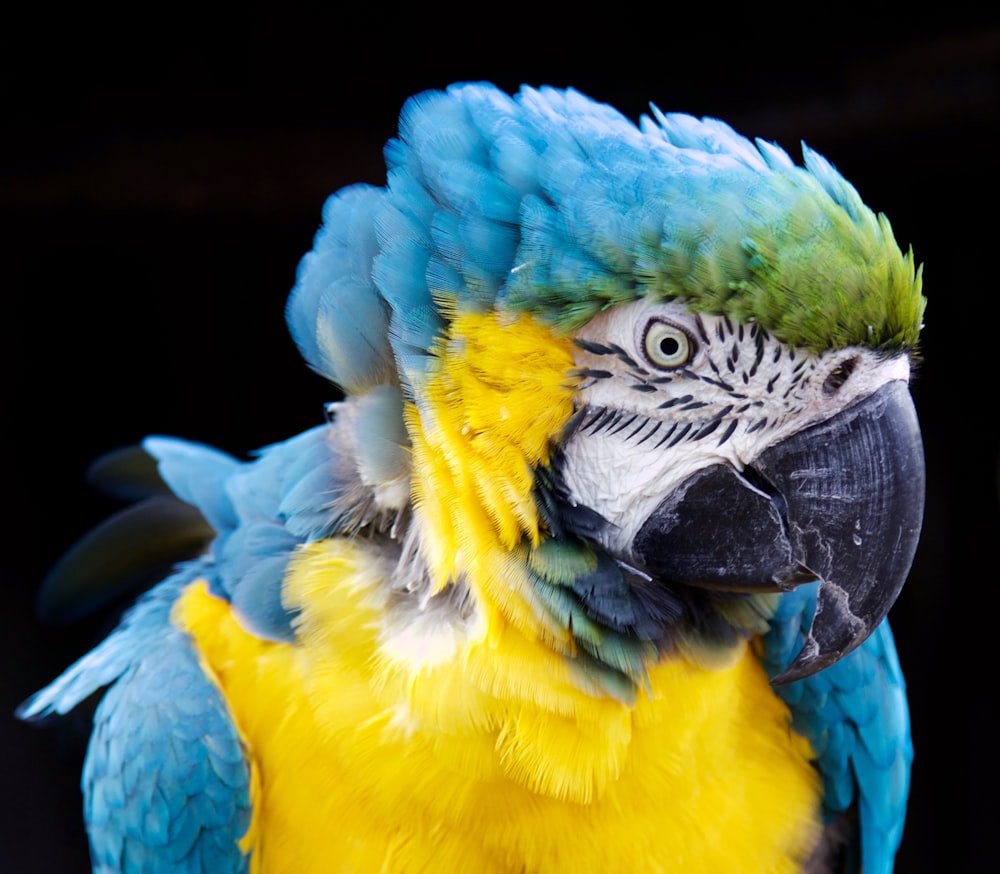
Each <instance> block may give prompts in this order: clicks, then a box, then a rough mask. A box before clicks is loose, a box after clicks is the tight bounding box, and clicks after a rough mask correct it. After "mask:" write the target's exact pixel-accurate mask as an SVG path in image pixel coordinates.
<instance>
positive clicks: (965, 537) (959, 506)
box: [0, 0, 1000, 872]
mask: <svg viewBox="0 0 1000 874" xmlns="http://www.w3.org/2000/svg"><path fill="white" fill-rule="evenodd" d="M703 5H704V6H705V11H704V13H703V14H699V12H698V11H697V10H690V9H689V10H688V11H687V12H685V13H684V15H683V16H680V15H678V14H677V12H676V11H674V10H671V9H670V8H668V7H661V6H656V7H642V8H631V7H630V6H629V5H628V4H624V5H623V4H613V6H612V8H609V9H606V10H603V11H602V12H601V14H600V16H598V15H597V14H596V13H595V12H590V13H586V12H584V11H583V9H582V7H580V8H579V9H576V10H575V11H574V10H573V9H572V8H567V10H566V11H565V12H562V13H559V14H555V13H553V14H551V15H546V14H543V11H542V10H541V8H536V7H532V8H526V9H515V8H512V7H504V8H502V9H501V8H493V7H488V6H483V7H481V8H480V7H467V8H464V9H462V10H459V11H453V12H447V11H445V10H443V9H442V10H431V9H426V8H420V9H417V8H409V9H406V10H403V11H391V10H390V9H389V8H381V7H379V8H377V9H376V8H372V7H370V6H359V7H356V8H352V9H346V10H345V9H343V8H338V7H336V6H333V5H329V4H322V3H318V2H316V3H312V2H303V0H294V2H289V3H282V4H280V5H279V4H276V3H266V2H257V3H244V4H239V5H237V4H213V5H211V6H208V7H201V8H195V7H185V6H184V5H183V4H182V5H172V6H169V7H167V6H163V7H148V6H147V7H143V8H142V9H141V10H139V9H137V8H130V9H127V10H126V9H121V8H111V7H103V8H101V9H95V8H91V7H89V6H81V7H78V8H74V9H73V10H72V11H70V10H65V9H61V8H58V7H45V8H42V9H40V10H39V11H37V12H35V13H31V14H30V15H29V14H27V13H24V14H21V15H19V16H14V17H12V16H11V14H10V13H4V15H5V16H6V19H5V21H4V22H3V23H2V24H0V65H2V66H0V73H2V74H3V81H2V84H0V96H2V98H3V106H2V125H3V129H2V141H0V254H2V261H0V269H2V292H3V304H2V309H0V313H2V314H0V337H2V341H0V366H2V368H3V369H2V383H0V384H2V392H3V394H2V398H3V405H2V408H0V434H2V447H0V449H2V455H0V458H2V463H3V470H2V480H0V482H2V486H3V489H4V491H5V492H6V494H5V505H6V507H7V512H6V514H5V519H4V522H3V532H4V537H3V562H2V572H3V580H2V585H3V591H4V593H5V597H6V600H7V605H8V606H7V608H6V609H5V610H4V612H3V636H2V640H3V642H4V644H5V646H6V651H5V653H4V658H3V661H2V664H3V671H4V673H3V676H2V679H0V694H2V698H0V744H2V746H0V749H2V755H3V762H2V772H0V773H2V779H3V784H2V788H3V791H2V793H0V804H2V805H3V808H4V810H3V815H2V817H0V823H2V825H0V828H2V829H3V830H4V831H5V832H6V834H4V838H5V840H4V847H5V849H4V855H3V862H2V863H0V868H2V869H3V870H10V871H15V872H22V871H24V872H35V871H38V872H50V871H67V872H77V871H79V872H82V871H85V870H88V869H87V851H86V843H85V839H84V836H83V831H82V826H81V814H80V799H79V792H78V788H77V782H78V773H79V768H80V759H81V757H82V749H83V747H82V741H81V736H82V734H81V732H80V731H79V729H80V727H81V726H79V725H77V726H75V728H76V730H74V724H73V722H72V721H71V722H70V723H69V725H70V728H69V729H66V728H65V727H64V728H63V729H39V728H35V727H30V726H26V725H22V724H20V723H17V722H15V721H14V720H13V719H12V718H7V717H4V716H3V715H2V714H4V713H7V714H10V713H12V711H13V709H14V707H15V706H16V704H17V703H18V702H19V701H20V700H22V699H23V698H24V697H25V696H27V695H28V694H29V693H30V692H32V691H33V690H35V689H36V688H38V687H39V686H40V685H42V684H44V683H45V682H47V681H48V680H50V679H51V678H52V677H54V676H55V675H56V674H57V673H58V672H59V671H60V670H61V669H62V668H63V667H64V666H66V665H67V664H68V663H69V662H70V661H72V660H73V659H74V658H76V657H77V656H78V655H80V654H82V653H83V652H85V651H86V649H87V648H88V647H89V646H91V645H92V644H93V643H95V642H96V641H97V640H99V639H100V637H102V636H103V634H104V633H105V632H106V631H107V628H108V625H109V623H110V622H112V621H113V618H114V617H113V616H110V615H102V616H100V617H96V618H93V619H91V620H87V621H85V622H83V623H80V624H78V625H75V626H73V627H70V628H60V627H56V626H54V625H51V624H46V623H42V622H40V621H38V620H37V619H36V618H35V616H34V613H33V600H34V597H35V593H36V590H37V587H38V584H39V581H40V579H41V577H42V576H43V574H44V572H45V570H46V569H47V568H48V567H49V566H50V565H51V563H52V562H53V561H54V560H55V558H56V557H58V556H59V554H60V553H61V552H62V551H63V550H64V549H65V548H66V547H67V546H68V545H69V544H70V543H72V542H73V541H74V540H75V539H76V538H77V537H78V536H79V535H80V534H82V533H83V532H84V531H86V530H87V529H88V528H90V527H91V526H92V525H93V524H94V523H96V522H98V521H99V520H100V519H102V518H103V517H104V516H105V515H106V514H107V513H108V512H110V511H111V510H112V509H115V506H116V505H114V504H113V503H112V502H110V501H109V500H107V499H105V498H103V497H101V496H100V495H98V494H96V493H95V492H94V491H92V490H91V489H90V488H89V487H88V486H87V484H86V482H85V478H84V475H85V470H86V468H87V465H88V464H89V462H90V461H91V460H92V459H93V458H94V457H96V456H97V455H99V454H100V453H102V452H104V451H106V450H108V449H111V448H115V447H117V446H120V445H122V444H126V443H130V442H133V441H136V440H138V439H140V438H141V437H143V436H144V435H146V434H148V433H167V434H175V435H178V436H184V437H188V438H192V439H196V440H202V441H205V442H209V443H212V444H215V445H218V446H220V447H222V448H224V449H226V450H228V451H230V452H233V453H234V454H237V455H241V456H242V455H245V453H246V452H248V451H250V450H253V449H255V448H258V447H260V446H263V445H266V444H268V443H270V442H274V441H278V440H282V439H284V438H286V437H288V436H291V435H293V434H295V433H297V432H299V431H301V430H303V429H305V428H307V427H310V426H311V425H313V424H316V423H317V422H319V421H320V418H321V405H322V403H323V402H324V401H325V400H328V399H331V398H332V397H333V392H332V390H331V389H330V388H329V387H328V386H326V384H324V383H323V382H322V380H320V379H319V378H318V377H316V376H315V375H313V374H312V373H311V372H309V371H308V370H307V369H306V368H305V366H304V365H303V364H302V363H301V361H300V359H299V357H298V355H297V352H296V350H295V348H294V346H293V344H292V342H291V340H290V339H289V337H288V335H287V332H286V330H285V327H284V322H283V305H284V299H285V296H286V294H287V291H288V289H289V288H290V287H291V285H292V283H293V281H294V272H295V268H296V264H297V262H298V259H299V258H300V257H301V255H302V254H303V253H304V252H305V251H307V250H308V248H309V247H310V245H311V240H312V236H313V234H314V232H315V230H316V228H317V224H318V221H319V214H320V208H321V205H322V203H323V200H324V199H325V197H326V195H327V194H329V193H330V192H332V191H334V190H336V189H337V188H339V187H340V186H342V185H344V184H348V183H350V182H355V181H368V182H375V183H380V182H382V181H384V168H383V164H382V159H381V147H382V144H383V143H384V141H385V140H386V139H387V138H388V137H389V136H391V135H392V134H393V132H394V130H395V122H396V116H397V113H398V110H399V108H400V106H401V105H402V103H403V101H404V100H405V98H406V97H407V96H408V95H410V94H412V93H416V92H419V91H421V90H423V89H425V88H428V87H442V86H444V85H447V84H448V83H450V82H452V81H457V80H469V79H489V80H492V81H494V82H496V83H497V84H498V85H500V86H502V87H504V88H506V89H507V90H514V89H516V88H517V87H518V86H519V85H520V84H521V83H527V84H532V85H539V84H551V85H557V86H566V85H572V86H574V87H577V88H578V89H580V90H582V91H584V92H585V93H588V94H589V95H590V96H592V97H595V98H598V99H601V100H605V101H607V102H610V103H613V104H614V105H616V106H617V107H618V108H619V109H621V110H622V111H624V112H625V113H626V114H627V115H630V116H631V117H633V118H635V117H637V116H638V115H639V114H640V113H641V112H643V111H645V109H646V105H647V103H648V102H650V101H652V102H655V103H656V104H657V105H658V106H660V107H661V108H662V109H664V110H665V111H676V110H679V111H686V112H691V113H694V114H697V115H715V116H718V117H721V118H723V119H725V120H727V121H729V122H730V123H732V124H733V125H734V126H735V127H736V128H737V129H738V130H740V131H741V132H743V133H746V134H748V135H752V136H762V137H764V138H767V139H772V140H775V141H777V142H779V143H780V144H781V145H783V146H784V147H786V148H787V149H789V150H790V151H792V153H793V154H795V155H796V156H797V155H798V142H799V140H800V139H804V140H805V141H807V142H808V143H809V144H810V145H811V146H812V147H814V148H815V149H817V150H818V151H820V152H821V153H823V154H824V155H826V156H827V157H828V158H829V159H830V160H831V161H833V162H834V163H835V164H836V165H837V166H838V168H839V169H840V170H841V171H842V172H843V173H844V174H845V176H847V178H848V179H850V180H851V181H852V182H853V183H854V184H855V185H856V186H857V187H858V189H859V190H860V192H861V194H862V196H863V197H864V199H865V200H866V202H867V203H868V204H869V205H871V206H872V207H873V208H875V209H876V210H879V211H884V212H886V213H887V214H888V216H889V218H890V220H891V221H892V224H893V228H894V230H895V232H896V236H897V239H899V240H900V242H901V243H902V244H903V245H904V246H905V245H908V244H912V246H913V248H914V251H915V253H916V256H917V258H918V260H919V261H921V262H923V263H924V264H925V274H924V277H925V291H926V294H927V297H928V299H929V305H928V310H927V315H926V323H927V327H926V331H925V334H924V343H923V357H924V362H923V364H922V366H921V368H920V370H919V373H918V375H917V378H916V381H915V383H914V387H913V390H914V395H915V398H916V403H917V407H918V412H919V414H920V418H921V421H922V425H923V429H924V437H925V446H926V452H927V464H928V506H927V513H926V520H925V530H924V536H923V540H922V543H921V546H920V549H919V552H918V554H917V559H916V563H915V565H914V568H913V572H912V574H911V578H910V581H909V583H908V585H907V588H906V589H905V590H904V592H903V594H902V596H901V597H900V599H899V601H898V603H897V605H896V606H895V607H894V609H893V611H892V613H891V618H892V622H893V627H894V629H895V631H896V637H897V642H898V645H899V650H900V654H901V659H902V663H903V667H904V670H905V672H906V675H907V679H908V683H909V689H910V698H911V707H912V718H913V733H914V738H915V745H916V762H915V767H914V776H913V785H912V793H911V806H910V816H909V819H908V824H907V830H906V834H905V836H904V840H903V847H902V850H901V852H900V854H899V857H898V865H897V870H899V871H901V872H923V871H949V872H953V871H979V870H983V869H985V868H989V867H991V866H990V864H989V861H990V859H991V858H992V856H993V851H992V843H993V842H992V840H991V838H992V834H991V831H992V829H993V828H994V820H995V816H996V802H995V797H996V793H995V787H996V785H997V782H998V779H1000V775H998V773H997V770H998V765H997V762H998V759H997V754H996V748H995V742H994V738H995V736H996V721H995V718H994V698H995V696H996V692H997V683H996V680H995V677H996V673H995V670H996V669H995V665H994V658H993V653H994V649H995V640H996V638H997V631H996V629H994V628H993V622H994V620H995V618H996V611H995V604H996V594H995V592H996V588H997V583H998V582H1000V579H998V577H1000V575H998V572H997V566H996V561H995V552H996V548H997V544H998V542H1000V524H998V523H1000V513H998V507H997V472H998V470H997V461H998V457H997V453H998V447H1000V440H998V436H997V424H996V413H995V406H996V400H997V396H998V394H997V388H996V387H997V382H998V380H997V369H996V362H997V355H996V349H997V346H998V341H997V330H998V319H997V314H996V307H995V306H994V300H995V299H996V297H997V295H998V294H1000V288H998V278H997V270H996V268H995V266H994V265H995V255H996V250H997V248H998V243H997V231H998V222H997V213H998V207H1000V200H998V197H1000V190H998V184H997V163H998V161H997V159H998V146H997V142H998V141H997V134H998V132H1000V131H998V127H1000V126H998V119H1000V27H998V22H997V21H996V20H992V21H991V20H988V18H989V16H987V15H986V14H985V13H979V14H975V13H971V12H970V13H966V12H965V11H964V10H963V8H962V7H961V6H960V5H959V6H955V5H954V4H952V5H951V6H949V7H948V10H947V11H946V12H944V13H942V12H938V13H936V14H935V16H934V17H933V18H931V17H929V16H927V15H923V14H921V13H918V12H916V11H914V10H911V11H910V12H909V13H908V14H907V16H906V17H905V18H903V17H900V16H899V15H897V14H892V13H890V12H889V10H888V9H887V8H884V7H883V6H881V5H880V4H878V3H873V4H869V6H868V7H866V9H865V11H864V13H863V14H861V13H858V14H848V13H847V12H846V11H845V10H844V9H843V8H842V7H837V9H838V11H837V13H836V15H834V13H833V11H832V7H829V8H827V7H824V8H819V7H817V8H815V9H810V8H808V7H805V6H803V7H799V9H798V10H797V11H795V12H789V13H782V12H781V11H780V10H778V9H777V8H776V7H773V6H771V5H767V4H762V5H760V6H755V7H754V8H753V9H744V10H743V11H742V12H740V13H739V14H735V13H732V12H728V13H727V12H724V11H723V10H722V9H721V8H719V7H716V6H715V5H713V6H712V7H711V8H709V6H708V4H703ZM720 28H721V30H720ZM567 840H572V836H571V835H567Z"/></svg>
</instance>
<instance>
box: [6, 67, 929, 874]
mask: <svg viewBox="0 0 1000 874" xmlns="http://www.w3.org/2000/svg"><path fill="white" fill-rule="evenodd" d="M803 153H804V159H803V163H802V164H801V165H800V164H797V163H796V162H794V161H793V160H792V159H791V158H790V157H789V156H788V154H787V153H786V152H785V151H783V150H782V149H780V148H779V147H777V146H776V145H774V144H771V143H768V142H763V141H756V142H751V141H750V140H747V139H745V138H743V137H742V136H740V135H738V134H737V133H735V132H734V131H733V130H732V129H731V128H730V127H728V126H727V125H725V124H724V123H722V122H720V121H718V120H714V119H702V120H699V119H696V118H693V117H690V116H687V115H683V114H664V113H662V112H661V111H660V110H659V109H657V108H655V107H652V108H651V111H650V114H649V115H648V116H643V117H642V118H641V120H640V122H639V123H638V124H635V123H633V122H632V121H630V120H629V119H627V118H626V117H625V116H623V115H621V114H620V113H618V112H617V111H616V110H614V109H613V108H611V107H609V106H607V105H604V104H601V103H597V102H594V101H592V100H590V99H588V98H587V97H585V96H584V95H582V94H580V93H579V92H577V91H574V90H572V89H570V90H558V89H554V88H548V87H543V88H539V89H535V88H529V87H525V88H523V89H521V90H520V91H519V92H518V93H516V94H515V95H513V96H510V95H508V94H507V93H505V92H503V91H501V90H498V89H497V88H495V87H493V86H491V85H488V84H482V83H473V84H469V83H463V84H459V85H455V86H452V87H449V88H447V89H446V90H443V91H434V92H429V93H424V94H422V95H420V96H417V97H415V98H412V99H411V100H410V101H409V102H408V103H407V104H406V105H405V107H404V109H403V111H402V114H401V118H400V129H399V133H398V136H397V137H396V138H394V139H392V140H390V142H389V143H388V145H387V146H386V149H385V157H386V164H387V179H386V183H385V184H384V185H382V186H374V185H357V186H353V187H348V188H346V189H344V190H342V191H340V192H339V193H337V194H335V195H333V196H332V197H331V198H330V199H329V200H328V201H327V203H326V205H325V207H324V210H323V220H322V225H321V228H320V230H319V231H318V233H317V235H316V238H315V241H314V247H313V249H312V250H311V251H310V252H309V253H308V254H307V255H306V256H305V257H304V259H303V260H302V261H301V264H300V267H299V270H298V272H297V275H296V279H295V285H294V288H293V290H292V292H291V295H290V298H289V301H288V305H287V321H288V324H289V327H290V331H291V334H292V335H293V338H294V340H295V341H296V343H297V345H298V347H299V349H300V350H301V352H302V354H303V356H304V358H305V360H306V362H307V363H308V365H309V366H310V367H311V368H313V369H314V370H315V371H317V372H318V373H320V374H322V375H323V376H325V377H327V378H328V379H329V380H330V381H331V382H332V383H333V384H334V385H335V386H337V387H339V389H340V390H341V391H342V392H343V396H342V398H343V399H342V400H339V401H336V402H332V403H331V404H330V405H329V408H328V411H327V416H326V419H325V421H320V422H319V423H318V425H317V427H315V428H313V429H312V430H309V431H307V432H305V433H303V434H300V435H298V436H295V437H292V438H291V439H289V440H287V441H286V442H283V443H279V444H276V445H273V446H270V447H267V448H266V449H263V450H262V451H260V452H259V453H258V454H256V455H255V456H254V457H252V458H251V459H250V460H248V461H240V460H237V459H236V458H233V457H231V456H229V455H227V454H225V453H222V452H220V451H217V450H215V449H212V448H209V447H207V446H203V445H199V444H194V443H191V442H185V441H182V440H177V439H172V438H166V437H159V436H156V437H150V438H148V439H146V440H145V442H144V443H143V444H142V452H143V453H144V457H146V458H149V459H152V460H153V461H154V462H155V465H156V471H157V475H158V477H159V479H160V481H161V482H162V483H163V484H165V486H166V487H167V488H168V489H169V491H170V492H171V493H172V495H173V496H174V498H173V499H171V498H166V497H164V496H162V495H160V496H157V497H156V498H155V499H150V500H152V501H153V504H152V508H151V509H149V510H148V512H147V513H146V515H145V516H141V520H144V521H142V524H139V523H138V522H137V521H136V518H137V517H135V516H132V517H129V521H128V522H127V524H126V525H125V528H126V529H127V532H128V536H127V537H124V538H122V537H119V539H118V540H117V541H113V538H111V537H110V535H109V534H108V531H109V530H112V529H114V525H111V528H109V529H108V530H105V531H103V534H102V535H101V538H100V539H99V540H98V541H91V542H89V543H88V544H86V545H85V546H84V547H82V550H83V551H82V552H78V553H77V558H78V559H79V558H80V556H81V555H82V556H84V557H85V558H87V559H88V560H89V559H90V558H93V557H94V556H95V555H96V554H97V553H98V552H100V550H101V549H111V550H112V551H113V552H114V553H115V560H119V559H121V561H125V560H126V559H125V558H123V556H127V555H128V554H129V550H130V549H131V548H133V547H135V546H136V545H137V544H140V545H141V541H142V535H141V533H137V531H139V532H141V531H142V530H143V529H144V525H145V524H146V523H148V525H149V526H150V527H149V534H148V536H149V537H150V538H153V539H156V538H157V537H165V536H166V535H165V534H164V532H165V531H167V530H169V529H170V526H171V525H172V524H174V522H176V521H177V519H178V518H182V519H183V521H182V522H178V523H177V524H179V525H180V526H181V527H184V526H190V525H191V514H194V516H196V517H197V520H198V521H199V523H200V524H201V525H202V528H203V530H204V531H208V532H210V533H209V534H208V535H206V536H202V535H199V536H196V537H194V538H193V539H192V543H194V544H195V546H196V547H197V549H195V550H194V553H193V554H185V560H184V561H180V562H178V563H177V564H176V566H174V567H173V569H172V570H171V572H170V573H169V574H168V575H167V576H166V578H165V579H164V580H163V581H162V582H160V583H158V584H157V585H156V586H155V587H153V588H151V589H150V590H149V591H148V592H147V593H146V594H145V595H143V596H142V597H141V598H140V599H139V600H138V601H137V602H136V603H135V605H134V606H133V607H132V608H131V610H130V611H129V612H127V613H126V614H125V616H124V618H123V619H122V621H121V622H120V624H119V626H118V627H117V629H116V630H114V631H113V632H112V633H111V634H110V636H108V637H107V638H106V639H105V640H104V641H103V642H102V643H100V644H99V645H98V646H97V647H96V648H95V649H94V650H93V651H92V652H90V653H89V654H88V655H85V656H84V657H83V658H82V659H81V660H80V661H78V662H77V663H76V664H75V665H73V666H72V667H70V668H69V669H68V670H67V671H66V672H65V673H64V674H63V675H62V676H61V677H59V678H58V679H57V680H55V681H54V682H53V683H52V684H51V685H49V686H48V687H47V688H45V689H43V690H42V691H40V692H38V693H36V694H35V695H34V696H33V697H32V698H30V699H29V700H28V701H27V702H26V703H25V704H24V705H23V706H22V708H21V710H20V716H21V717H22V718H25V719H40V718H43V717H47V716H51V715H54V714H62V713H65V712H67V711H68V710H70V709H71V708H73V707H74V706H76V705H77V704H78V703H79V702H81V701H82V700H83V699H84V698H86V697H87V696H89V695H91V694H92V693H94V692H95V691H97V690H99V689H104V690H105V691H104V693H103V697H102V699H101V701H100V704H99V705H98V707H97V709H96V712H95V716H94V726H93V733H92V736H91V739H90V743H89V748H88V753H87V757H86V761H85V764H84V769H83V777H82V788H83V794H84V809H85V819H86V824H87V829H88V834H89V840H90V845H91V856H92V860H93V868H94V871H96V872H139V871H142V872H201V871H206V872H213V874H219V872H296V874H304V872H331V871H352V872H369V871H384V872H394V874H404V872H428V871H434V872H442V871H443V872H566V871H573V872H616V871H622V872H647V871H649V872H654V871H656V872H663V871H675V870H676V871H702V872H720V871H726V872H731V871H748V872H763V871H767V872H794V871H842V870H843V871H848V870H863V871H864V872H865V874H877V872H886V871H889V870H891V869H892V867H893V860H894V856H895V853H896V850H897V847H898V844H899V841H900V837H901V833H902V829H903V821H904V815H905V808H906V800H907V792H908V785H909V774H910V764H911V759H912V744H911V739H910V731H909V721H908V713H907V703H906V693H905V686H904V681H903V677H902V674H901V671H900V666H899V662H898V659H897V655H896V650H895V646H894V643H893V638H892V635H891V632H890V629H889V626H888V624H887V622H886V621H885V619H884V617H885V616H886V614H887V612H888V610H889V608H890V606H891V605H892V603H893V601H894V600H895V598H896V596H897V595H898V593H899V591H900V588H901V586H902V585H903V582H904V580H905V578H906V576H907V574H908V572H909V568H910V565H911V562H912V559H913V555H914V552H915V549H916V544H917V540H918V536H919V531H920V526H921V522H922V514H923V500H924V462H923V452H922V447H921V438H920V431H919V426H918V421H917V416H916V412H915V409H914V405H913V402H912V400H911V396H910V393H909V388H908V385H909V378H910V369H911V361H912V360H913V359H914V357H915V356H916V354H917V352H918V339H919V333H920V329H921V323H922V318H923V311H924V303H925V301H924V297H923V295H922V291H921V271H920V269H918V268H917V267H916V265H915V261H914V257H913V254H912V251H909V252H907V253H906V254H904V253H903V252H902V251H901V249H900V247H899V246H898V245H897V243H896V242H895V240H894V238H893V235H892V230H891V228H890V225H889V223H888V221H887V220H886V219H885V217H884V216H882V215H876V214H875V213H873V212H872V211H871V210H870V209H869V208H868V207H867V206H866V205H865V204H864V203H863V202H862V201H861V199H860V197H859V195H858V194H857V192H856V190H855V189H854V188H853V187H852V186H851V185H850V184H849V183H848V182H846V181H845V180H844V178H843V177H842V176H841V175H840V174H839V173H838V172H837V170H835V169H834V167H833V166H832V165H831V164H830V163H828V162H827V161H826V160H825V159H824V158H822V157H821V156H820V155H818V154H816V153H815V152H813V151H811V150H809V149H808V148H807V147H805V146H803ZM178 507H183V508H186V511H187V512H185V513H178ZM120 527H121V526H119V528H120ZM187 530H190V528H188V529H187ZM122 540H126V541H128V542H127V543H123V542H121V541H122ZM112 542H114V544H115V545H114V547H113V549H112V547H111V545H110V544H111V543H112ZM95 543H96V544H97V545H98V546H100V549H98V548H97V546H95ZM119 553H120V554H119ZM79 563H80V562H79V561H78V562H77V564H79ZM84 563H86V562H84Z"/></svg>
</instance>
